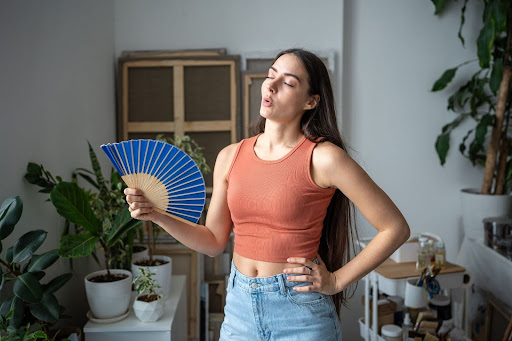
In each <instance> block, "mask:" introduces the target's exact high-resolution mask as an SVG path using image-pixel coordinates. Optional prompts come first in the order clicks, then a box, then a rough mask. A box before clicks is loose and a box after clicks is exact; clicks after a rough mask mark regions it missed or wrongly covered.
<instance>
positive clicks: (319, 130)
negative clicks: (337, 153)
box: [251, 49, 358, 314]
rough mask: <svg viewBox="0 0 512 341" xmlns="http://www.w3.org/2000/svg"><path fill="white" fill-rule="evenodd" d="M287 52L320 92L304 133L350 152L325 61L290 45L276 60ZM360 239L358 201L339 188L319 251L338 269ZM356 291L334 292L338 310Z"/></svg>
mask: <svg viewBox="0 0 512 341" xmlns="http://www.w3.org/2000/svg"><path fill="white" fill-rule="evenodd" d="M284 54H293V55H294V56H296V57H297V58H299V59H300V60H301V62H302V64H303V65H304V68H305V69H306V71H307V73H308V75H309V95H320V101H319V103H318V105H317V106H316V107H315V108H313V109H310V110H307V111H306V112H305V113H304V115H303V116H302V119H301V122H300V130H301V133H302V134H304V135H305V136H306V138H307V139H309V140H311V141H315V139H316V138H318V137H322V138H323V140H324V141H329V142H331V143H333V144H335V145H337V146H338V147H340V148H341V149H343V150H344V151H345V152H347V150H346V148H345V143H344V142H343V139H342V138H341V134H340V132H339V130H338V123H337V120H336V110H335V106H334V95H333V92H332V87H331V81H330V78H329V73H328V72H327V68H326V67H325V65H324V63H323V62H322V60H321V59H320V58H318V57H317V56H316V55H315V54H313V53H311V52H309V51H305V50H303V49H289V50H285V51H282V52H280V53H279V54H278V55H277V56H276V57H275V59H274V61H273V62H272V64H273V63H274V62H275V61H276V60H277V59H278V58H279V57H281V56H282V55H284ZM265 121H266V119H265V118H263V117H261V116H260V117H259V119H258V121H257V122H255V123H254V124H253V125H252V129H251V133H252V134H253V135H256V134H258V133H262V132H264V130H265ZM357 239H358V235H357V229H356V226H355V207H354V204H353V203H352V202H351V201H350V200H349V199H348V198H347V197H346V196H345V195H344V194H343V193H342V192H341V191H340V190H338V189H337V190H336V192H335V193H334V196H333V198H332V200H331V203H330V204H329V207H328V208H327V214H326V216H325V219H324V227H323V229H322V237H321V239H320V247H319V251H318V253H319V254H320V257H321V258H322V260H323V261H324V263H325V265H326V267H327V270H329V271H331V272H333V271H336V270H338V269H339V268H341V267H342V266H343V265H344V264H346V263H347V262H348V261H349V260H350V258H351V255H352V254H353V253H352V251H353V250H354V247H355V240H357ZM354 292H355V287H354V291H353V292H352V294H351V295H350V296H348V297H347V293H348V292H347V290H344V291H342V292H340V293H338V294H335V295H333V296H332V298H333V300H334V304H335V306H336V311H337V312H338V314H339V311H340V308H341V305H342V304H343V305H346V300H347V298H349V297H351V296H352V295H353V294H354Z"/></svg>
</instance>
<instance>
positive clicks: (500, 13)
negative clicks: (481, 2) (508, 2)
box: [489, 1, 507, 36]
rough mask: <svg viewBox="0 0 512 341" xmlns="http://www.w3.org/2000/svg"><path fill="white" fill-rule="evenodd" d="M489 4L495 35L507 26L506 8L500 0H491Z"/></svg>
mask: <svg viewBox="0 0 512 341" xmlns="http://www.w3.org/2000/svg"><path fill="white" fill-rule="evenodd" d="M489 6H490V15H491V17H492V18H493V20H494V25H495V29H496V33H495V36H497V35H499V34H500V33H501V32H503V31H504V30H505V29H506V28H507V8H506V6H505V4H504V3H503V2H501V1H491V2H490V3H489Z"/></svg>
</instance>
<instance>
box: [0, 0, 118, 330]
mask: <svg viewBox="0 0 512 341" xmlns="http://www.w3.org/2000/svg"><path fill="white" fill-rule="evenodd" d="M113 17H114V5H113V2H111V1H102V0H97V1H96V0H95V1H87V2H86V1H82V2H79V1H73V2H70V1H65V0H62V1H46V2H41V1H24V2H14V1H10V2H7V1H2V2H1V3H0V46H1V52H0V75H1V76H0V117H1V121H0V160H1V161H0V163H1V167H0V179H2V180H0V201H3V200H4V199H5V198H7V197H9V196H12V195H19V196H20V197H21V198H22V200H23V202H24V211H23V215H22V218H21V220H20V222H19V223H18V225H17V226H16V229H15V230H14V232H13V234H12V235H11V236H10V237H9V238H7V239H6V240H4V241H2V243H3V246H4V248H3V249H4V250H5V249H7V247H8V246H10V245H12V243H14V241H15V240H16V239H17V238H18V237H20V236H21V235H22V234H23V233H25V232H27V231H29V230H33V229H44V230H46V231H48V237H47V239H46V241H45V243H44V244H43V245H42V247H41V249H40V250H38V252H39V251H47V250H50V249H53V248H56V247H57V245H58V240H59V239H60V235H61V232H62V229H63V227H64V222H63V219H62V218H60V217H59V216H58V215H57V213H56V211H55V209H54V208H53V206H52V205H51V204H50V203H49V202H45V200H46V199H47V198H48V195H47V194H40V193H37V190H38V189H37V188H36V187H35V186H33V185H30V184H28V183H27V182H26V181H25V180H24V178H23V175H24V174H25V169H26V166H27V163H28V162H29V161H32V162H36V163H40V164H43V165H44V166H45V168H46V169H47V170H49V171H50V172H51V173H52V174H53V175H60V176H62V177H63V178H64V179H65V180H68V181H69V180H71V173H72V171H73V170H74V169H75V168H77V167H86V168H90V164H89V157H88V147H87V141H89V142H90V143H91V144H92V145H93V146H99V145H100V144H101V143H104V142H110V141H112V140H113V139H115V116H114V113H115V112H114V104H115V101H114V68H113V66H114V63H113V62H114V21H113ZM104 165H105V166H106V164H104ZM4 252H5V251H4ZM93 268H94V264H90V263H89V262H87V261H86V260H79V261H76V262H75V267H74V270H73V272H75V274H76V276H74V277H73V279H72V280H71V281H70V283H68V284H67V285H66V286H65V287H64V288H63V289H62V290H60V291H59V292H58V297H59V303H61V304H63V305H65V306H66V308H67V312H66V313H67V314H69V315H73V323H75V324H78V325H81V324H83V323H84V322H85V320H86V318H85V316H84V314H85V312H86V311H87V310H86V309H87V302H86V298H85V292H84V288H83V276H84V275H85V274H87V273H88V272H89V269H93ZM66 271H70V269H69V268H68V263H67V261H64V260H59V263H58V264H57V265H54V266H53V267H52V268H50V271H49V273H48V274H47V279H43V283H44V282H45V281H46V280H49V279H51V278H53V277H55V276H56V275H59V274H61V273H64V272H66Z"/></svg>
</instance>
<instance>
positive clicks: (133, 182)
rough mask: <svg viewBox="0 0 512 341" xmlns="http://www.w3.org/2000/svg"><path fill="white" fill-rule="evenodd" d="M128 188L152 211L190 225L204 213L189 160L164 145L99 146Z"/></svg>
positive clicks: (200, 186) (202, 193)
mask: <svg viewBox="0 0 512 341" xmlns="http://www.w3.org/2000/svg"><path fill="white" fill-rule="evenodd" d="M101 149H103V151H104V152H105V154H107V157H108V158H109V159H110V161H111V162H112V164H113V165H114V167H115V168H116V170H117V171H118V172H119V174H121V178H122V179H123V181H124V182H125V183H126V184H127V185H128V187H130V188H137V189H140V190H142V191H143V192H144V196H145V197H146V198H148V200H149V201H151V203H153V209H154V210H155V211H158V212H160V213H163V214H166V215H168V216H171V217H173V218H175V219H178V220H180V221H183V222H185V223H188V224H190V225H193V224H195V223H197V221H198V220H199V218H200V217H201V213H202V212H203V208H204V204H205V198H206V188H205V185H204V179H203V175H202V174H201V171H200V170H199V167H197V164H196V163H195V162H194V160H192V158H191V157H190V156H189V155H188V154H187V153H185V152H184V151H183V150H181V149H180V148H178V147H176V146H173V145H172V144H169V143H166V142H163V141H154V140H142V139H141V140H129V141H122V142H119V143H108V144H103V145H101Z"/></svg>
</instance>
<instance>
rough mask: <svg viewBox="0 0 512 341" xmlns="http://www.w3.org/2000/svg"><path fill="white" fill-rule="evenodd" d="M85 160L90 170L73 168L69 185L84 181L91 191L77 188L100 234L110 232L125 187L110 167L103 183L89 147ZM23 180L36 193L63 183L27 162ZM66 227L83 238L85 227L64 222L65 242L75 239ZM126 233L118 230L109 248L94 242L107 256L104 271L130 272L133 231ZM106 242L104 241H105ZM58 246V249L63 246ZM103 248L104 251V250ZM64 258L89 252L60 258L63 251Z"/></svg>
mask: <svg viewBox="0 0 512 341" xmlns="http://www.w3.org/2000/svg"><path fill="white" fill-rule="evenodd" d="M89 157H90V161H91V166H92V171H91V170H88V169H85V168H77V169H76V170H75V171H74V172H73V175H72V181H71V182H72V183H75V184H78V178H79V177H80V178H82V179H83V180H85V181H86V182H87V183H88V184H89V185H91V187H92V188H93V190H90V189H87V190H86V189H85V188H84V187H80V188H81V189H82V190H83V192H84V193H85V197H86V199H85V201H87V202H88V203H89V206H90V207H91V210H92V212H93V216H94V217H96V218H97V220H98V221H99V222H100V223H101V230H102V231H104V232H109V231H112V229H113V226H112V224H113V223H114V222H116V217H117V216H118V214H120V213H121V212H123V210H127V208H126V201H125V198H124V193H123V190H124V188H126V185H125V184H124V182H123V181H122V180H121V177H120V175H119V174H118V173H117V172H116V171H115V170H114V169H113V168H112V169H111V171H110V178H109V180H106V179H105V177H104V176H103V174H102V170H101V167H100V164H99V162H98V159H97V157H96V153H95V152H94V150H93V148H92V147H91V145H90V144H89ZM25 179H27V181H28V182H29V183H31V184H34V185H37V186H39V187H41V190H40V191H39V192H41V193H50V194H51V192H52V191H53V190H54V189H55V187H56V186H57V185H58V184H60V183H62V182H64V181H63V180H62V178H61V177H60V176H56V177H54V176H53V175H52V174H51V173H50V172H49V171H47V170H46V169H45V168H44V167H43V165H39V164H36V163H32V162H30V163H29V164H28V165H27V173H26V174H25ZM124 217H126V212H125V213H124ZM130 223H135V225H136V226H138V224H140V222H137V221H135V220H133V219H130ZM70 225H74V227H75V230H74V233H75V234H79V235H81V236H82V237H83V233H85V232H87V231H86V230H85V227H84V226H82V225H81V224H73V222H72V221H70V220H69V219H66V225H65V229H64V231H63V233H62V236H63V239H64V240H66V242H65V243H67V241H70V240H75V241H76V239H77V238H79V237H70V235H73V234H71V231H70ZM132 231H133V230H131V229H130V230H129V231H128V232H129V233H127V232H126V231H124V232H123V231H119V232H122V233H120V234H118V237H119V238H116V240H114V243H110V244H109V245H106V244H105V243H103V244H104V245H102V242H103V241H101V242H100V241H98V243H99V244H98V245H99V246H100V248H102V249H103V250H104V251H105V255H106V256H107V258H106V259H105V260H106V262H107V263H106V264H105V268H107V269H109V268H119V269H126V270H129V269H130V263H131V250H132V246H133V238H134V235H135V231H133V232H132ZM107 239H108V238H107ZM65 243H62V246H64V245H65ZM105 246H107V248H106V249H105V248H104V247H105ZM61 253H62V255H63V256H64V257H72V258H75V257H83V256H86V255H89V254H91V253H90V252H85V249H84V252H83V253H82V254H81V255H78V254H73V255H70V254H66V255H64V250H62V251H61ZM92 255H93V256H94V257H95V259H96V260H97V261H98V259H97V258H96V252H95V250H94V249H93V251H92Z"/></svg>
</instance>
